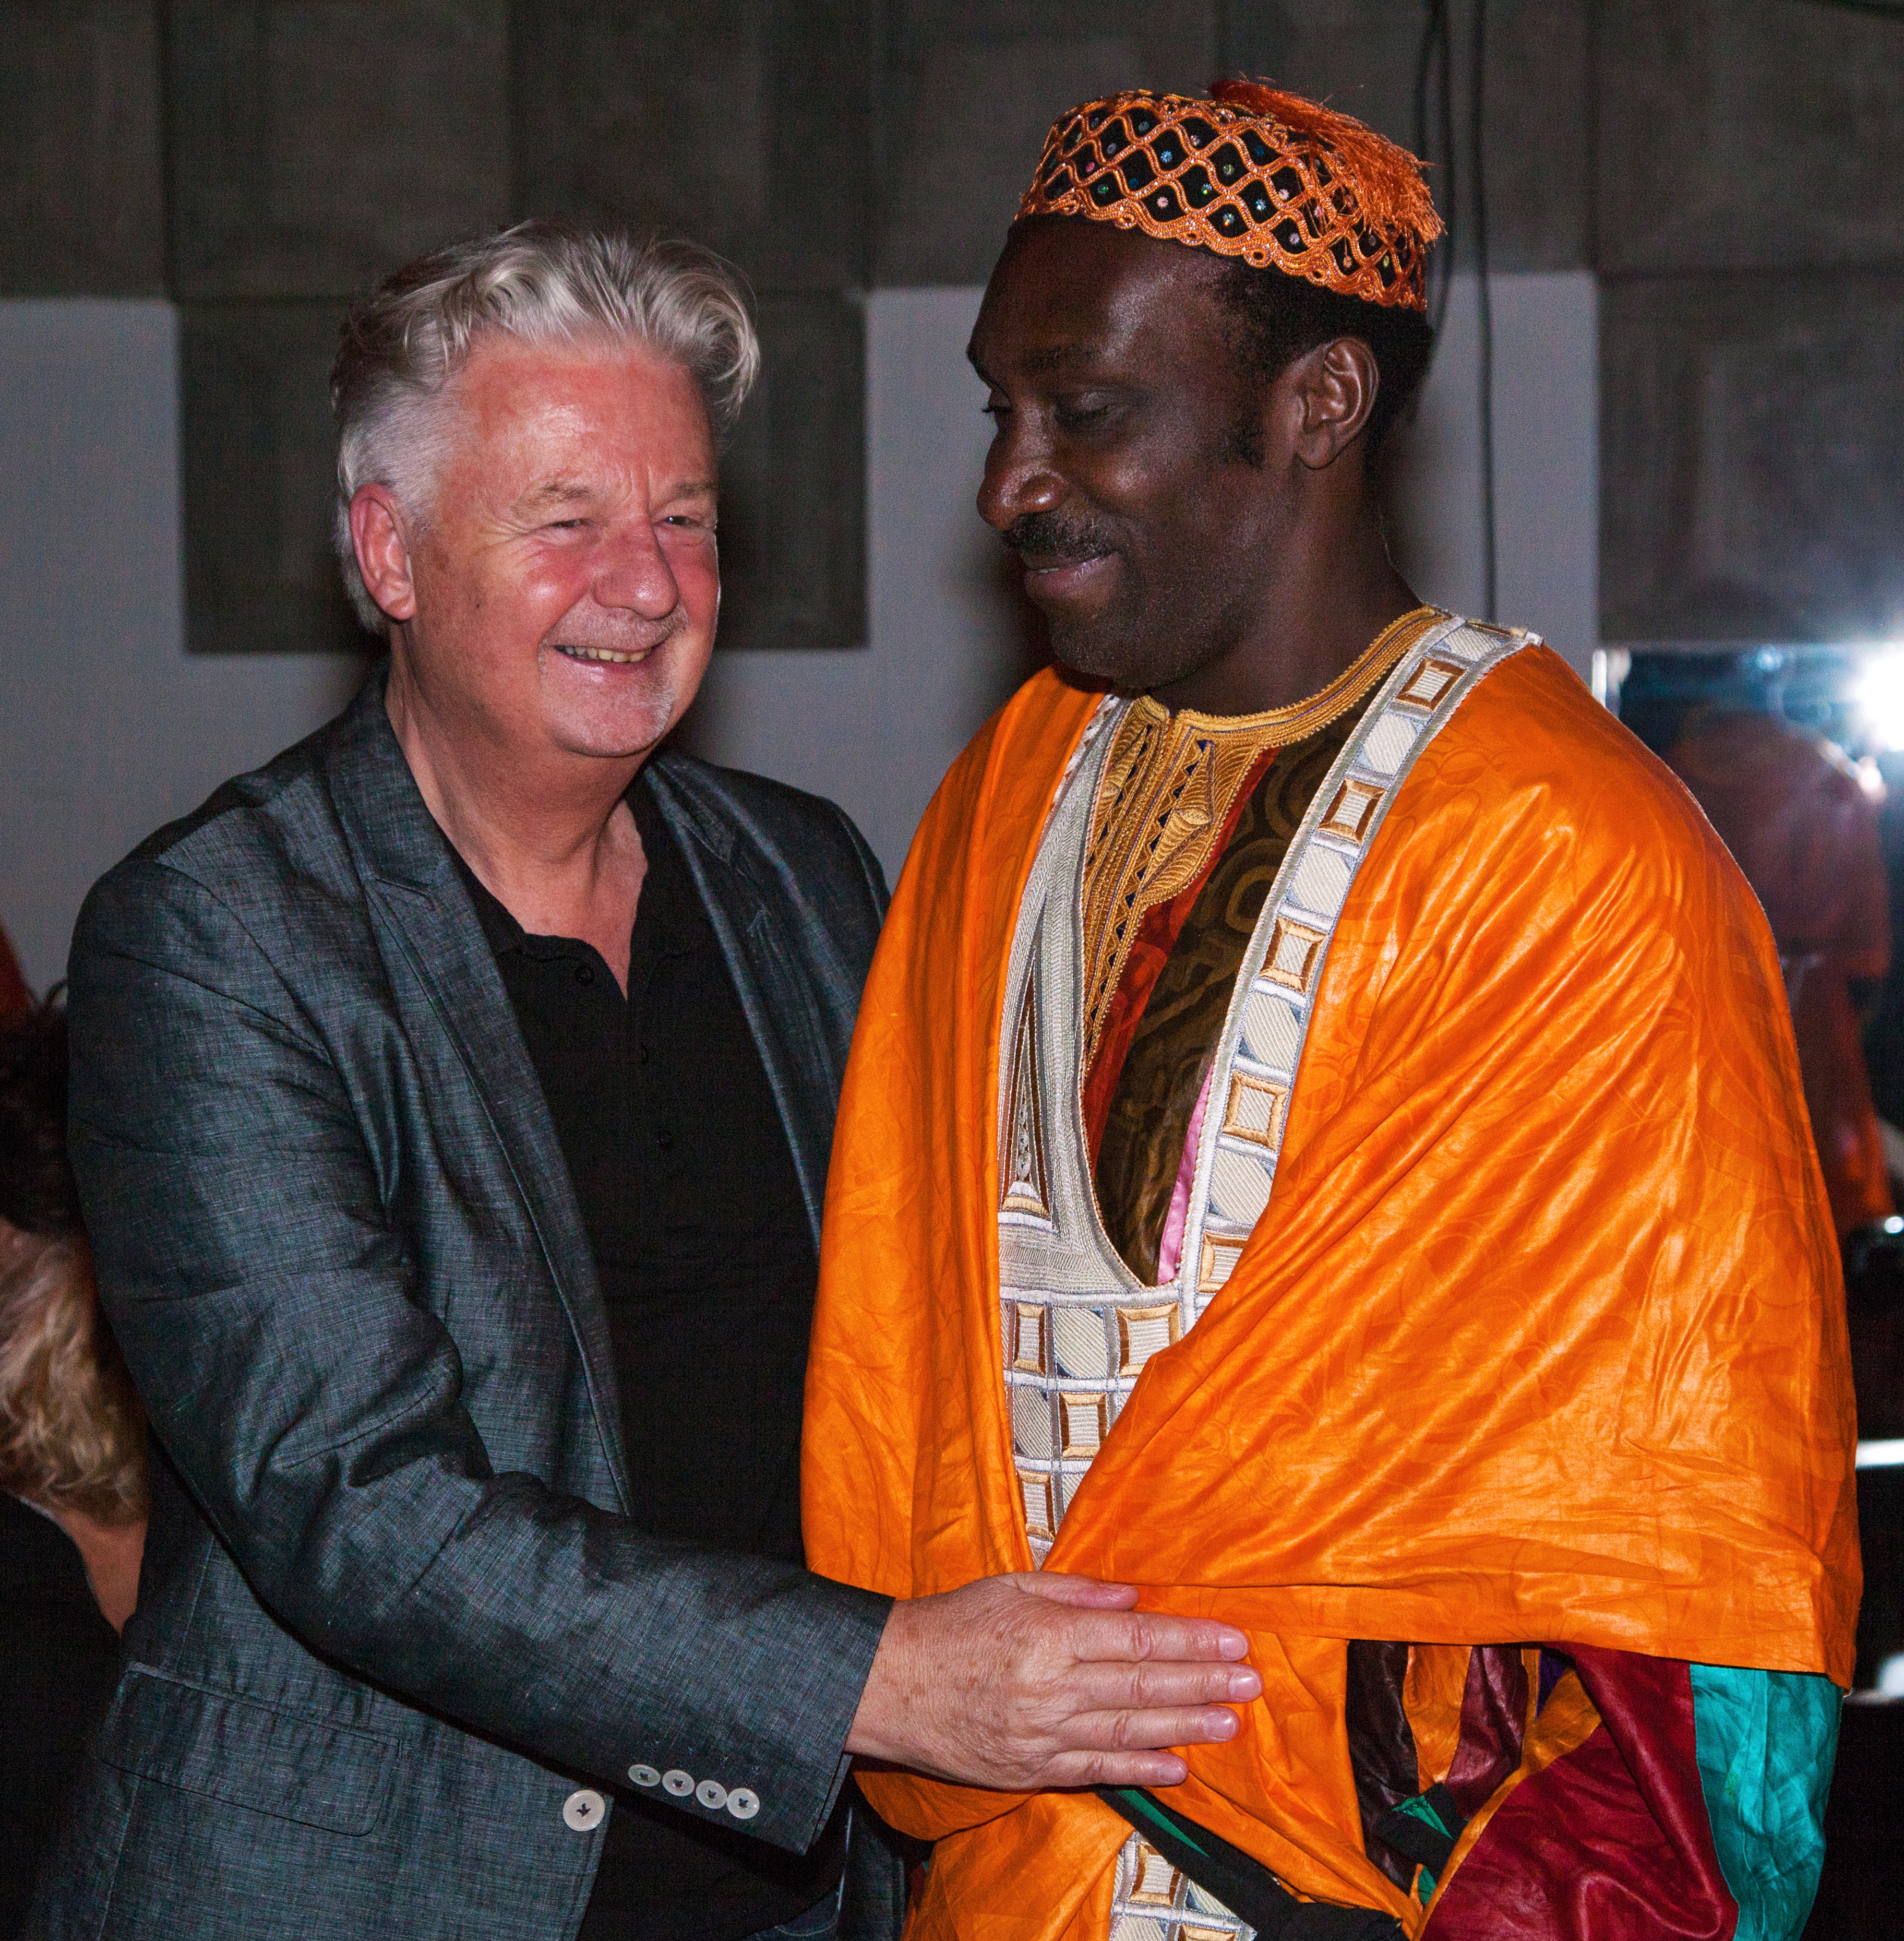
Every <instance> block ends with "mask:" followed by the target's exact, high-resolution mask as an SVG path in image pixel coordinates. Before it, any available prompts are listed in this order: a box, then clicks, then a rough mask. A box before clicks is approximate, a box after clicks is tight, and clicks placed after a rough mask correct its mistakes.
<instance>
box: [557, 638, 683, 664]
mask: <svg viewBox="0 0 1904 1941" xmlns="http://www.w3.org/2000/svg"><path fill="white" fill-rule="evenodd" d="M551 644H552V645H553V646H554V648H555V650H556V652H557V653H559V654H566V655H567V656H569V659H571V660H572V661H599V662H602V663H603V664H604V665H606V666H609V667H628V666H630V665H633V663H634V662H636V661H645V660H646V659H647V658H648V656H649V655H650V654H651V653H653V652H654V651H655V649H654V648H653V647H637V648H636V649H635V650H634V651H633V653H627V652H624V650H622V649H621V648H619V647H571V646H563V643H561V642H560V641H559V640H558V641H555V642H553V643H551ZM657 644H659V643H657Z"/></svg>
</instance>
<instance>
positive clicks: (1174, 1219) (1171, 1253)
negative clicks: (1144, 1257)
mask: <svg viewBox="0 0 1904 1941" xmlns="http://www.w3.org/2000/svg"><path fill="white" fill-rule="evenodd" d="M1214 1077H1216V1066H1215V1065H1214V1064H1213V1065H1211V1067H1210V1069H1209V1071H1207V1072H1205V1073H1204V1089H1203V1090H1202V1091H1201V1092H1200V1093H1198V1095H1197V1109H1196V1110H1195V1111H1194V1112H1192V1114H1190V1129H1189V1130H1188V1132H1186V1133H1185V1134H1184V1136H1183V1157H1182V1159H1181V1160H1179V1161H1178V1162H1177V1169H1176V1185H1174V1186H1173V1187H1172V1188H1171V1189H1170V1211H1169V1212H1167V1213H1166V1214H1165V1215H1164V1237H1163V1239H1161V1241H1159V1242H1158V1247H1157V1285H1158V1286H1159V1287H1163V1286H1165V1285H1167V1284H1168V1283H1169V1282H1171V1281H1173V1280H1175V1279H1176V1270H1177V1263H1178V1261H1179V1259H1180V1258H1182V1253H1183V1229H1184V1225H1185V1222H1186V1221H1188V1218H1189V1217H1190V1188H1192V1185H1194V1184H1195V1182H1196V1178H1197V1148H1198V1145H1200V1144H1201V1142H1202V1139H1203V1129H1204V1107H1205V1106H1207V1105H1208V1104H1209V1103H1210V1081H1211V1080H1212V1079H1213V1078H1214Z"/></svg>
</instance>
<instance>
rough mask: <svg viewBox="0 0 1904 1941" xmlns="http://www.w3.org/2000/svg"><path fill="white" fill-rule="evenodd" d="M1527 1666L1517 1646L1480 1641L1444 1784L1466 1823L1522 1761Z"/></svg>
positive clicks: (1471, 1662)
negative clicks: (1457, 1739)
mask: <svg viewBox="0 0 1904 1941" xmlns="http://www.w3.org/2000/svg"><path fill="white" fill-rule="evenodd" d="M1526 1730H1527V1667H1526V1665H1525V1664H1523V1663H1522V1662H1521V1648H1520V1646H1518V1645H1512V1644H1478V1645H1476V1646H1475V1648H1474V1649H1473V1651H1472V1652H1470V1653H1469V1657H1468V1680H1467V1683H1466V1685H1465V1686H1463V1688H1462V1692H1461V1737H1460V1741H1459V1743H1458V1744H1457V1745H1456V1747H1455V1749H1454V1759H1453V1760H1452V1761H1451V1762H1450V1764H1449V1765H1448V1778H1447V1781H1446V1782H1445V1783H1446V1784H1447V1787H1448V1791H1449V1792H1450V1793H1451V1794H1452V1795H1453V1796H1454V1803H1455V1805H1457V1806H1458V1807H1460V1809H1461V1818H1462V1820H1463V1823H1466V1821H1468V1820H1472V1818H1473V1817H1474V1816H1475V1814H1477V1813H1478V1812H1479V1811H1481V1808H1483V1807H1484V1806H1485V1805H1487V1802H1488V1801H1489V1800H1491V1799H1493V1798H1494V1795H1495V1794H1496V1793H1498V1792H1499V1791H1500V1789H1501V1788H1502V1787H1503V1786H1504V1785H1506V1783H1507V1781H1508V1779H1509V1777H1510V1775H1511V1774H1512V1773H1513V1772H1514V1771H1515V1768H1517V1767H1518V1765H1520V1763H1521V1739H1522V1738H1523V1736H1524V1734H1525V1732H1526Z"/></svg>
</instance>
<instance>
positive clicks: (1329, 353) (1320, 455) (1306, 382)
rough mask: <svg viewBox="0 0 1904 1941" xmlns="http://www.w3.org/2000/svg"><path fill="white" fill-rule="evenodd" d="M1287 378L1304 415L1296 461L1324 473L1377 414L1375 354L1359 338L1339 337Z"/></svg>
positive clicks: (1318, 348) (1321, 346) (1304, 360)
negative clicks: (1371, 415) (1326, 467)
mask: <svg viewBox="0 0 1904 1941" xmlns="http://www.w3.org/2000/svg"><path fill="white" fill-rule="evenodd" d="M1288 377H1289V381H1290V384H1291V386H1292V390H1293V391H1294V393H1295V400H1296V402H1297V403H1298V406H1299V408H1300V410H1301V421H1300V423H1299V424H1298V427H1297V430H1296V437H1295V456H1296V457H1297V459H1298V460H1299V461H1300V462H1301V463H1302V464H1304V465H1306V466H1308V467H1309V469H1311V471H1312V472H1320V470H1322V469H1323V467H1324V466H1329V465H1333V464H1334V463H1335V461H1336V460H1337V459H1338V458H1339V457H1341V454H1343V452H1344V451H1346V450H1347V448H1348V447H1349V446H1350V445H1353V443H1354V442H1355V441H1356V439H1357V438H1358V437H1359V436H1360V435H1361V433H1362V429H1363V427H1364V426H1365V425H1366V424H1367V423H1368V414H1369V413H1370V412H1371V411H1373V410H1374V409H1375V393H1376V392H1377V391H1378V390H1380V389H1381V370H1380V368H1379V367H1378V365H1377V364H1376V362H1375V353H1374V352H1373V351H1372V350H1370V349H1369V347H1368V345H1367V344H1365V343H1363V342H1362V339H1361V338H1359V337H1338V338H1335V340H1334V341H1332V342H1331V343H1328V344H1317V346H1316V347H1315V349H1314V350H1307V351H1304V353H1303V354H1302V355H1301V356H1300V357H1298V359H1296V360H1295V362H1294V363H1293V364H1292V365H1290V367H1289V373H1288Z"/></svg>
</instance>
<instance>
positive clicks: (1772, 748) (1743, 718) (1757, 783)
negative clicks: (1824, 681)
mask: <svg viewBox="0 0 1904 1941" xmlns="http://www.w3.org/2000/svg"><path fill="white" fill-rule="evenodd" d="M1666 762H1667V766H1668V767H1670V768H1671V769H1672V770H1673V772H1674V773H1675V774H1676V775H1678V777H1679V778H1680V780H1681V781H1683V782H1684V783H1685V784H1686V787H1688V788H1689V789H1690V790H1692V793H1693V794H1694V795H1695V796H1696V797H1697V798H1698V803H1699V806H1700V807H1701V808H1703V809H1704V811H1705V812H1706V815H1707V818H1709V819H1710V821H1711V823H1712V826H1713V828H1714V829H1716V830H1717V831H1718V832H1719V837H1720V839H1721V840H1722V841H1723V842H1724V843H1725V845H1726V848H1728V849H1729V850H1730V851H1732V855H1733V857H1734V859H1735V860H1736V861H1737V863H1738V866H1739V867H1740V868H1741V870H1744V872H1745V876H1746V880H1747V882H1749V883H1750V885H1752V887H1753V890H1754V891H1756V892H1757V894H1758V897H1759V903H1761V904H1762V906H1764V909H1765V918H1766V921H1767V922H1769V923H1770V924H1771V933H1772V937H1773V940H1774V942H1775V943H1777V946H1778V961H1779V967H1780V970H1781V971H1783V973H1784V975H1785V992H1786V995H1787V998H1789V999H1790V1002H1791V1007H1792V1024H1793V1031H1794V1032H1795V1034H1796V1037H1797V1039H1798V1047H1799V1067H1800V1069H1801V1071H1802V1073H1803V1075H1804V1079H1805V1109H1806V1111H1807V1112H1808V1114H1809V1116H1810V1118H1811V1136H1812V1138H1813V1139H1814V1141H1816V1142H1817V1148H1818V1158H1819V1161H1820V1164H1821V1165H1822V1166H1823V1168H1824V1173H1825V1188H1826V1192H1827V1193H1828V1194H1829V1196H1830V1199H1831V1211H1832V1224H1834V1225H1835V1227H1836V1228H1837V1229H1838V1238H1839V1239H1840V1240H1842V1239H1845V1236H1847V1235H1848V1234H1849V1233H1851V1231H1852V1230H1854V1228H1856V1227H1861V1226H1865V1225H1868V1224H1870V1223H1871V1222H1872V1221H1881V1220H1884V1219H1885V1218H1888V1217H1889V1216H1890V1214H1891V1213H1892V1212H1894V1211H1895V1210H1896V1209H1894V1207H1893V1205H1892V1202H1891V1191H1890V1178H1889V1177H1888V1174H1887V1168H1886V1166H1885V1163H1884V1141H1883V1139H1882V1136H1881V1133H1880V1131H1879V1128H1878V1113H1877V1108H1876V1107H1875V1105H1873V1104H1872V1099H1871V1081H1870V1077H1869V1073H1868V1072H1867V1071H1866V1066H1865V1058H1864V1047H1863V1043H1862V1041H1861V1036H1860V1034H1861V1032H1862V1031H1863V1022H1864V1014H1865V1013H1866V1012H1867V1011H1868V1010H1869V1007H1870V1004H1871V1001H1872V997H1873V995H1875V992H1877V990H1878V989H1879V987H1880V986H1881V985H1882V984H1883V982H1884V974H1885V972H1886V971H1887V970H1888V969H1889V968H1890V915H1889V910H1888V905H1887V892H1886V889H1885V884H1884V845H1883V843H1882V841H1881V838H1880V835H1879V830H1878V811H1879V808H1881V805H1882V804H1883V802H1884V784H1883V783H1882V782H1881V781H1880V780H1879V779H1878V775H1877V772H1876V770H1875V768H1874V767H1872V766H1871V765H1870V764H1869V763H1857V762H1854V761H1853V760H1851V758H1850V757H1848V755H1846V754H1845V753H1844V751H1843V750H1841V749H1840V748H1839V747H1837V746H1836V745H1835V744H1834V743H1832V742H1829V741H1825V740H1823V739H1822V738H1820V737H1817V736H1814V735H1806V734H1803V733H1802V732H1799V730H1798V729H1796V728H1793V727H1790V726H1787V725H1786V724H1785V723H1783V722H1780V721H1777V720H1774V718H1773V717H1771V715H1769V714H1761V713H1758V712H1756V711H1751V710H1748V709H1744V708H1737V709H1734V708H1726V709H1707V710H1701V711H1698V712H1697V713H1695V714H1692V716H1690V717H1689V718H1688V720H1687V721H1686V725H1685V726H1684V727H1683V728H1682V729H1680V733H1679V735H1678V736H1677V738H1676V739H1675V740H1674V742H1673V744H1672V745H1671V747H1669V748H1668V750H1666Z"/></svg>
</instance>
